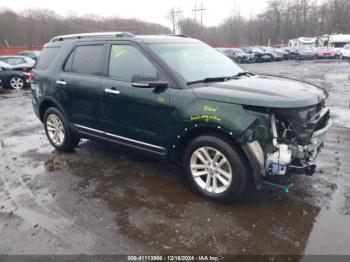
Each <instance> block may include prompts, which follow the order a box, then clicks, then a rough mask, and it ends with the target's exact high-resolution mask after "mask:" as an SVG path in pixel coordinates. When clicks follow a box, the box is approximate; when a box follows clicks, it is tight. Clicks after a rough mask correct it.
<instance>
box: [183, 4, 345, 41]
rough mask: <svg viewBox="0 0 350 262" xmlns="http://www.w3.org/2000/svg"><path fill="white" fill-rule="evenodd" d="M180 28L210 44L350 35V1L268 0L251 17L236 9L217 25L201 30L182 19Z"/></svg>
mask: <svg viewBox="0 0 350 262" xmlns="http://www.w3.org/2000/svg"><path fill="white" fill-rule="evenodd" d="M218 4H219V3H218ZM180 28H181V32H182V33H183V34H186V35H189V36H192V37H196V38H199V39H201V40H204V41H206V42H207V43H209V44H211V45H213V46H230V45H231V46H234V45H267V44H268V43H271V44H287V43H288V40H289V39H293V38H297V37H302V36H305V37H308V36H309V37H316V36H320V35H324V34H332V33H343V34H346V33H347V34H350V1H349V0H324V1H323V0H270V1H268V4H267V8H266V10H265V11H264V12H262V13H261V14H259V15H257V16H255V17H250V18H244V17H243V16H242V15H241V14H240V9H239V8H236V9H235V10H233V11H232V15H231V16H230V17H228V18H226V19H225V20H224V21H223V23H222V24H220V25H218V26H215V27H203V28H202V29H201V26H200V24H199V23H196V22H195V21H194V20H192V19H185V20H183V21H182V22H181V23H180Z"/></svg>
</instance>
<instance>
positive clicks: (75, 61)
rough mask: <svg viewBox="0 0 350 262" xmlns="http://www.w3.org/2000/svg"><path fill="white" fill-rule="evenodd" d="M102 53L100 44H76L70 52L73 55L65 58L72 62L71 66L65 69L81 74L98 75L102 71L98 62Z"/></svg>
mask: <svg viewBox="0 0 350 262" xmlns="http://www.w3.org/2000/svg"><path fill="white" fill-rule="evenodd" d="M102 54H103V46H102V45H88V46H77V47H76V48H75V50H74V52H72V54H71V56H72V55H73V57H69V58H68V60H67V62H68V61H69V62H70V63H72V64H71V68H69V70H68V68H66V67H65V71H70V72H72V73H77V74H82V75H99V74H101V71H102V69H101V63H100V61H101V58H102ZM69 62H68V63H69ZM66 65H67V63H66ZM66 69H67V70H66Z"/></svg>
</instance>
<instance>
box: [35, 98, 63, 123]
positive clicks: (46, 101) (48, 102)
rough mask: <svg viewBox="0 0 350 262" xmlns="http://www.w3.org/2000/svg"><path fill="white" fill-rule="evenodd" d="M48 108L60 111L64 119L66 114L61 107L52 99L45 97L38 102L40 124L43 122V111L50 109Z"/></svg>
mask: <svg viewBox="0 0 350 262" xmlns="http://www.w3.org/2000/svg"><path fill="white" fill-rule="evenodd" d="M50 107H55V108H57V109H58V110H60V111H61V112H62V113H63V115H64V116H65V117H66V114H65V112H64V110H63V108H62V106H61V105H60V104H59V103H58V102H57V101H56V100H55V99H54V98H51V97H45V98H43V99H42V101H41V102H40V105H39V119H40V121H41V122H43V121H44V115H45V111H46V110H47V109H48V108H50Z"/></svg>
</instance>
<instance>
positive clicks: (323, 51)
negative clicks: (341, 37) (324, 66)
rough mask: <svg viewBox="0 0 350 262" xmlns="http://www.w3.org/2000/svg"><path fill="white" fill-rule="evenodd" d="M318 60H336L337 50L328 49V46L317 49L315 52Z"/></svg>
mask: <svg viewBox="0 0 350 262" xmlns="http://www.w3.org/2000/svg"><path fill="white" fill-rule="evenodd" d="M314 55H315V58H316V59H322V58H328V59H329V58H335V57H336V55H337V53H336V51H335V50H333V49H331V48H328V47H327V46H322V47H317V48H316V49H315V51H314Z"/></svg>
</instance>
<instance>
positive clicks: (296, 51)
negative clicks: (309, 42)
mask: <svg viewBox="0 0 350 262" xmlns="http://www.w3.org/2000/svg"><path fill="white" fill-rule="evenodd" d="M314 58H315V55H314V49H313V48H312V47H311V46H298V47H292V48H290V49H289V59H296V60H307V59H314Z"/></svg>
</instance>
